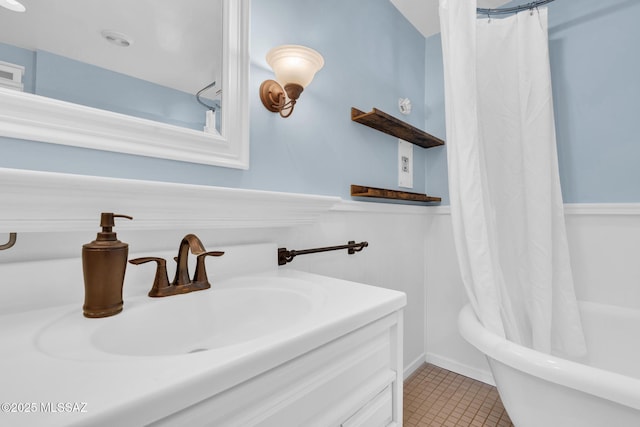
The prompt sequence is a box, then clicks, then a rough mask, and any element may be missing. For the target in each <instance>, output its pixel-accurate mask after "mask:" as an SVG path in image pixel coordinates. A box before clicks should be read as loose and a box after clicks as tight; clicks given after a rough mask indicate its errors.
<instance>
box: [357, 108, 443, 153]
mask: <svg viewBox="0 0 640 427" xmlns="http://www.w3.org/2000/svg"><path fill="white" fill-rule="evenodd" d="M351 120H353V121H354V122H358V123H360V124H363V125H365V126H369V127H370V128H373V129H376V130H379V131H380V132H384V133H386V134H389V135H391V136H395V137H397V138H400V139H403V140H405V141H408V142H411V143H413V144H416V145H418V146H420V147H423V148H431V147H437V146H439V145H444V141H443V140H441V139H440V138H437V137H435V136H433V135H431V134H428V133H426V132H425V131H423V130H420V129H418V128H417V127H414V126H411V125H410V124H408V123H406V122H403V121H402V120H400V119H397V118H395V117H393V116H391V115H389V114H387V113H385V112H384V111H380V110H378V109H377V108H374V109H373V110H372V111H371V112H369V113H365V112H363V111H360V110H358V109H357V108H353V107H352V108H351Z"/></svg>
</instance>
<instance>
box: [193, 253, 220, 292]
mask: <svg viewBox="0 0 640 427" xmlns="http://www.w3.org/2000/svg"><path fill="white" fill-rule="evenodd" d="M222 255H224V252H222V251H211V252H205V253H203V254H200V255H198V256H197V258H196V272H195V273H194V275H193V285H194V286H195V287H197V288H198V289H209V288H210V287H211V283H209V278H208V277H207V269H206V265H205V263H204V259H205V258H206V257H208V256H222Z"/></svg>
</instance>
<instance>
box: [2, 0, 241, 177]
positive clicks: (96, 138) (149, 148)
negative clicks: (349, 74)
mask: <svg viewBox="0 0 640 427" xmlns="http://www.w3.org/2000/svg"><path fill="white" fill-rule="evenodd" d="M222 4H223V6H222V7H223V25H224V28H225V30H226V33H225V35H224V40H225V43H224V46H223V52H222V55H223V75H222V102H223V103H222V111H223V113H222V120H221V124H220V125H221V133H222V136H217V135H212V134H207V133H205V132H199V131H196V130H192V129H187V128H181V127H178V126H173V125H169V124H165V123H160V122H155V121H151V120H146V119H140V118H137V117H131V116H127V115H123V114H119V113H114V112H111V111H105V110H99V109H96V108H91V107H86V106H82V105H78V104H72V103H69V102H65V101H59V100H56V99H51V98H46V97H43V96H38V95H34V94H30V93H23V92H19V91H14V90H11V89H4V88H0V136H5V137H10V138H18V139H24V140H32V141H41V142H48V143H53V144H63V145H72V146H76V147H84V148H91V149H96V150H106V151H115V152H119V153H127V154H135V155H140V156H148V157H158V158H162V159H170V160H180V161H185V162H192V163H201V164H208V165H215V166H223V167H229V168H237V169H248V168H249V93H248V85H249V15H250V0H223V2H222ZM194 102H195V98H194ZM203 114H204V112H203Z"/></svg>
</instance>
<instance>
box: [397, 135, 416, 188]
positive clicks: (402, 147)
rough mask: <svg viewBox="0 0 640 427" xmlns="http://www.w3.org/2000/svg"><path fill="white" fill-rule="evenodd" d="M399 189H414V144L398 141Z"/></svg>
mask: <svg viewBox="0 0 640 427" xmlns="http://www.w3.org/2000/svg"><path fill="white" fill-rule="evenodd" d="M398 187H403V188H413V144H412V143H410V142H407V141H404V140H402V139H398Z"/></svg>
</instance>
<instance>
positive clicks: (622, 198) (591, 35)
mask: <svg viewBox="0 0 640 427" xmlns="http://www.w3.org/2000/svg"><path fill="white" fill-rule="evenodd" d="M516 3H519V4H522V3H523V2H521V1H520V2H516ZM548 8H549V51H550V60H551V75H552V81H553V90H554V108H555V117H556V134H557V144H558V159H559V166H560V180H561V183H562V191H563V197H564V201H565V202H567V203H625V202H640V166H639V163H640V137H638V126H637V124H638V119H639V116H638V112H639V111H640V109H639V107H638V102H639V101H638V100H640V78H639V77H638V76H640V55H639V54H638V45H639V43H640V26H639V25H638V22H640V2H639V1H637V0H609V1H606V2H603V1H601V0H581V1H579V2H578V1H566V0H558V1H556V2H553V3H551V4H549V5H548ZM440 43H441V40H440V36H439V35H437V36H433V37H430V38H428V39H427V40H426V47H425V49H426V55H425V57H426V67H425V73H426V98H425V99H426V102H425V104H426V107H425V111H426V128H427V130H428V131H429V132H432V133H434V134H435V135H438V136H440V137H443V138H444V137H445V125H444V96H443V91H444V88H443V77H442V51H441V45H440ZM426 170H427V176H426V180H427V191H428V192H429V193H433V194H439V195H442V196H443V203H447V204H448V190H447V185H448V184H447V178H446V173H447V171H446V147H445V148H436V149H433V148H432V149H430V150H429V153H428V157H427V159H426Z"/></svg>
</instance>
